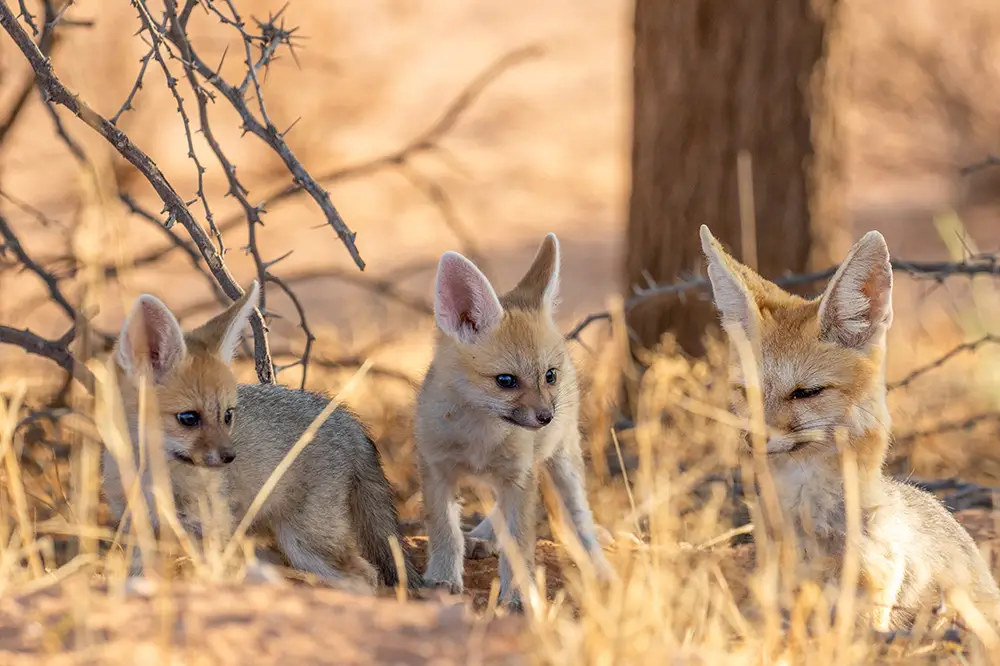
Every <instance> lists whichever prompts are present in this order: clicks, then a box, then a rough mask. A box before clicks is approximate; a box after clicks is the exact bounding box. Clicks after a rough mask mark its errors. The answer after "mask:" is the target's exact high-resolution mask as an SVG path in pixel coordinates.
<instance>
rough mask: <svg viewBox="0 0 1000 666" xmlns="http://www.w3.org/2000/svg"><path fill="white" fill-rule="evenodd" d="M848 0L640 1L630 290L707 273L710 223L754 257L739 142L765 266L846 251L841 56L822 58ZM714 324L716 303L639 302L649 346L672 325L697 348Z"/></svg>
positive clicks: (776, 269)
mask: <svg viewBox="0 0 1000 666" xmlns="http://www.w3.org/2000/svg"><path fill="white" fill-rule="evenodd" d="M844 4H845V1H844V0H826V2H825V3H817V2H815V1H814V2H810V0H784V1H782V2H759V1H757V0H685V1H684V2H668V1H666V0H637V1H636V11H635V62H634V67H635V70H634V102H635V107H634V124H633V145H632V194H631V201H630V210H629V220H628V230H627V241H626V245H627V249H626V257H625V278H626V285H625V286H626V289H627V290H628V292H629V293H631V290H632V287H633V286H634V285H639V286H641V285H644V284H645V283H646V280H647V274H648V276H649V277H651V278H652V279H653V280H654V281H656V282H658V283H664V282H672V281H675V280H678V279H681V278H684V277H687V276H690V275H692V274H697V273H700V274H702V275H703V274H704V269H703V263H704V261H703V258H702V254H701V248H700V243H699V238H698V227H699V226H700V225H701V224H707V225H708V226H709V228H710V229H711V230H712V232H713V233H714V234H715V235H716V236H717V237H718V238H719V239H720V240H721V241H722V242H723V243H724V244H726V245H727V246H728V247H729V248H730V249H731V250H732V251H733V252H734V254H735V256H737V257H739V258H742V259H744V260H746V259H747V254H748V253H747V250H748V248H744V247H742V246H741V245H742V243H741V242H740V238H741V215H740V200H739V194H738V177H737V156H738V154H739V153H740V152H741V151H746V152H747V153H748V154H749V156H750V164H751V166H752V169H751V170H752V182H753V202H754V213H755V215H754V218H755V224H756V258H757V261H756V264H757V268H758V269H759V270H760V272H761V273H762V274H763V275H765V276H766V277H777V276H779V275H781V274H784V273H786V272H788V271H802V270H805V269H806V268H807V267H809V266H815V265H817V264H818V265H821V266H828V265H830V263H831V257H832V256H835V255H836V253H837V252H839V251H841V250H842V249H843V244H844V242H846V240H849V238H848V236H849V232H848V231H846V225H845V217H844V206H843V204H842V202H843V196H842V195H843V182H844V179H843V168H842V165H843V153H842V149H843V146H842V143H841V141H840V140H839V139H840V136H841V133H840V132H839V131H838V122H837V119H838V118H839V117H840V114H839V113H838V112H837V108H838V106H839V105H840V104H841V103H842V102H843V100H844V97H845V95H844V93H845V92H846V88H844V87H843V85H842V83H841V82H842V81H843V80H844V77H842V76H839V72H840V69H842V67H839V66H837V67H834V63H839V62H842V60H840V59H839V58H833V57H831V58H826V57H824V55H825V54H826V53H827V52H828V51H829V52H831V53H832V52H833V51H832V49H834V48H836V49H838V51H837V53H838V55H839V53H840V52H841V51H842V50H843V48H842V47H840V46H839V44H840V43H841V42H840V37H839V35H840V33H841V32H842V31H841V30H837V29H836V26H835V25H834V23H835V22H839V21H842V20H843V15H842V13H841V11H840V7H841V6H842V5H844ZM817 5H820V6H819V7H817ZM834 10H837V11H836V12H834ZM838 24H839V23H838ZM843 62H846V61H843ZM810 213H811V214H810ZM751 249H752V248H751ZM751 256H752V254H751ZM714 320H715V315H714V311H713V309H712V307H711V304H710V302H709V301H708V300H707V299H691V298H688V299H687V300H686V302H684V301H681V300H679V299H677V298H676V297H671V296H666V297H663V298H660V299H654V300H651V301H649V302H647V303H644V304H642V305H641V306H640V307H637V308H636V309H634V310H633V311H632V312H631V314H630V317H629V325H630V326H631V327H632V328H633V330H634V331H635V333H636V334H637V336H638V342H639V344H641V345H642V346H644V347H651V346H653V345H654V344H655V343H656V342H658V341H659V340H660V338H661V335H662V334H663V333H664V332H666V331H672V332H673V333H675V334H676V335H677V340H678V343H679V344H680V345H681V346H682V347H683V348H684V349H685V350H687V351H688V352H691V353H695V354H699V353H701V351H702V350H703V345H702V340H703V335H704V333H705V329H706V327H711V326H712V325H713V324H714Z"/></svg>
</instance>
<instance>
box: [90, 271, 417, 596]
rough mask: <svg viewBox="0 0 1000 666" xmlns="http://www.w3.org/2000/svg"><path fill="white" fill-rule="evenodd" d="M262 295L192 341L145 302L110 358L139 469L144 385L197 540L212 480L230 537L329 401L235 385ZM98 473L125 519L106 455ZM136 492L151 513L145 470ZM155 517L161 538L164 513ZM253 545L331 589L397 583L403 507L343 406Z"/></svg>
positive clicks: (156, 305)
mask: <svg viewBox="0 0 1000 666" xmlns="http://www.w3.org/2000/svg"><path fill="white" fill-rule="evenodd" d="M258 294H259V288H258V284H257V282H256V281H254V283H253V285H252V286H251V288H250V289H249V290H248V291H247V292H246V294H244V296H243V297H242V298H240V299H239V300H238V301H236V302H235V303H233V304H232V306H230V307H229V309H227V310H226V311H225V312H223V313H221V314H219V315H218V316H216V317H214V318H213V319H211V320H210V321H209V322H207V323H206V324H204V325H203V326H201V327H199V328H197V329H195V330H193V331H190V332H188V333H184V332H183V331H182V330H181V327H180V325H179V324H178V322H177V319H176V318H175V317H174V315H173V314H172V313H171V312H170V310H169V309H167V307H166V306H165V305H164V304H163V303H162V302H161V301H160V300H159V299H157V298H156V297H154V296H151V295H149V294H144V295H142V296H140V297H139V298H138V299H137V301H136V303H135V305H134V306H133V308H132V310H131V312H130V313H129V315H128V317H127V318H126V320H125V323H124V325H123V327H122V331H121V335H120V336H119V338H118V341H117V342H116V344H115V347H114V350H113V355H112V359H113V365H114V370H115V373H116V376H117V379H118V385H119V388H120V390H121V396H122V400H123V407H124V411H125V416H126V420H127V423H128V427H129V430H130V434H131V437H132V442H133V447H134V450H135V453H136V455H135V458H134V459H135V460H136V461H138V460H139V455H138V447H137V446H136V443H137V442H138V441H139V433H138V429H139V386H140V383H141V381H143V378H144V377H145V378H148V381H149V382H150V384H148V385H151V387H152V393H153V395H154V397H155V402H154V404H155V405H156V409H157V412H156V415H155V416H152V419H147V421H146V423H149V424H150V425H152V426H153V427H160V428H161V431H162V442H163V448H164V453H165V454H166V458H167V464H168V470H169V475H170V482H171V485H172V486H173V492H174V497H175V503H176V507H177V511H178V514H179V517H180V519H181V522H182V524H184V525H185V527H186V528H188V529H189V530H190V531H192V532H194V533H196V534H197V533H200V531H201V525H200V523H199V501H200V500H203V499H204V497H205V495H206V494H207V493H208V492H209V481H210V480H211V482H214V483H217V485H218V489H219V492H220V493H221V496H222V499H224V501H225V503H226V505H227V506H228V508H229V509H230V511H231V513H230V515H228V516H225V518H226V519H227V520H230V521H231V524H230V525H229V526H225V527H223V529H231V527H233V526H235V525H236V524H237V523H238V522H239V521H240V520H241V519H242V518H243V516H244V515H245V514H246V512H247V510H248V509H249V507H250V504H251V502H252V501H253V499H254V497H255V496H256V495H257V492H258V491H259V490H260V489H261V487H262V486H263V485H264V483H265V481H266V480H267V478H268V477H269V476H270V475H271V473H272V472H273V471H274V469H275V468H276V467H277V466H278V464H279V463H280V462H281V460H282V459H283V458H284V457H285V454H287V453H288V451H289V450H290V449H291V447H292V446H293V445H294V444H295V442H296V441H297V440H298V438H299V437H300V436H301V435H302V433H303V432H304V431H305V430H306V428H307V427H308V426H309V424H310V423H312V421H313V420H314V419H315V418H316V417H317V416H318V415H319V414H320V412H321V411H322V410H323V409H324V407H325V406H326V405H327V404H328V402H329V399H328V398H326V397H324V396H320V395H317V394H313V393H307V392H304V391H297V390H293V389H288V388H284V387H282V386H276V385H258V384H239V385H238V384H237V382H236V378H235V376H234V375H233V373H232V371H231V370H230V368H229V363H230V362H231V361H232V359H233V355H234V353H235V351H236V347H237V345H238V343H239V341H240V339H241V336H242V331H243V328H244V326H245V325H246V323H247V319H248V317H249V315H250V313H251V312H252V311H253V309H254V307H255V306H256V304H257V301H258ZM157 421H158V422H157ZM102 467H103V470H104V492H105V495H106V497H107V500H108V504H109V507H110V509H111V512H112V514H113V515H114V516H116V518H117V519H118V520H120V519H121V517H122V515H123V512H124V511H125V508H126V500H125V494H124V492H123V489H122V483H121V477H120V473H119V469H118V466H117V463H116V460H115V458H114V456H112V455H111V454H110V452H109V451H105V452H104V454H103V457H102ZM147 468H148V465H147ZM140 484H141V488H142V492H143V493H144V495H145V498H146V502H147V506H149V507H153V506H154V501H153V495H152V480H151V475H150V473H149V472H148V471H147V472H146V474H145V475H144V476H143V477H142V478H141V481H140ZM151 513H152V514H153V515H152V518H153V520H154V528H156V527H157V525H156V512H155V511H151ZM250 534H251V535H259V536H263V537H266V538H268V539H271V540H273V541H274V542H275V543H276V544H277V546H278V548H279V550H280V551H281V553H282V554H283V555H284V557H285V559H286V560H287V561H288V563H289V564H290V565H291V566H292V567H294V568H297V569H301V570H303V571H307V572H309V573H312V574H315V575H317V576H319V577H320V578H321V579H323V580H325V581H326V582H328V583H329V584H331V585H334V586H337V587H341V588H344V589H352V590H359V589H360V590H361V591H366V592H371V591H374V589H373V588H374V587H375V585H376V584H377V581H378V580H381V582H382V583H384V584H385V585H389V586H394V585H396V584H397V582H398V576H397V570H396V565H395V560H394V558H393V554H392V550H391V548H390V545H389V538H390V537H396V538H397V539H399V538H400V533H399V527H398V520H397V513H396V504H395V497H394V494H393V492H392V488H391V487H390V485H389V483H388V481H387V480H386V478H385V474H384V472H383V469H382V464H381V459H380V458H379V454H378V451H377V449H376V448H375V445H374V443H373V441H372V439H371V438H370V437H369V435H368V433H367V432H366V430H365V428H364V426H363V425H362V424H361V423H360V422H359V421H358V419H357V418H356V417H355V416H354V415H353V414H351V413H350V412H349V411H348V410H347V409H346V408H344V407H342V406H338V407H337V409H336V410H335V411H334V412H333V413H332V414H331V415H330V417H329V418H328V419H327V420H326V422H325V423H324V424H323V425H322V426H321V427H320V428H319V430H318V432H317V433H316V436H315V438H314V439H313V441H312V442H311V443H310V444H309V445H308V446H306V447H305V449H303V450H302V452H301V453H300V454H299V456H298V457H297V458H296V459H295V461H294V462H293V463H292V465H291V466H290V467H289V469H288V470H287V471H286V472H285V474H284V476H283V477H282V478H281V479H280V481H279V482H278V484H277V486H276V487H275V488H274V490H273V492H271V494H270V495H269V497H268V499H267V500H266V502H265V503H264V504H263V506H262V508H261V510H260V512H259V513H258V514H257V516H256V518H255V519H254V520H253V523H252V525H251V528H250ZM138 561H139V560H134V562H138ZM373 565H374V568H373ZM137 566H141V565H133V573H136V572H137V571H136V569H137ZM406 568H407V579H408V581H409V583H410V585H412V586H416V585H419V583H420V576H419V574H418V573H417V571H416V570H415V569H414V568H413V566H412V564H411V563H410V561H409V559H408V558H407V559H406ZM376 572H377V575H376Z"/></svg>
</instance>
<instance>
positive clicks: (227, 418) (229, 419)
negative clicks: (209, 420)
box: [222, 409, 233, 425]
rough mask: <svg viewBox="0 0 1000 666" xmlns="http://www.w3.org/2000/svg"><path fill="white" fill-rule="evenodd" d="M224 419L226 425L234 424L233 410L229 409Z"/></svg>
mask: <svg viewBox="0 0 1000 666" xmlns="http://www.w3.org/2000/svg"><path fill="white" fill-rule="evenodd" d="M222 418H224V419H225V421H226V425H229V424H230V423H232V422H233V410H232V409H227V410H226V413H225V415H224V416H223V417H222Z"/></svg>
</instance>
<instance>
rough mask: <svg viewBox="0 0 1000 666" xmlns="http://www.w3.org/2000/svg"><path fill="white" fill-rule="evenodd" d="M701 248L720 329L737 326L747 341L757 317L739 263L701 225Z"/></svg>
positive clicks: (757, 313)
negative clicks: (719, 319) (705, 261)
mask: <svg viewBox="0 0 1000 666" xmlns="http://www.w3.org/2000/svg"><path fill="white" fill-rule="evenodd" d="M700 234H701V249H702V251H703V252H704V253H705V259H706V260H707V261H708V279H709V281H710V282H711V283H712V297H713V299H714V301H715V307H716V309H718V311H719V315H720V316H721V319H722V327H723V328H724V329H727V330H728V329H730V328H731V327H733V326H738V327H740V328H741V329H742V330H743V334H744V335H746V336H747V337H748V338H749V337H751V334H752V332H753V331H754V329H755V327H756V325H757V320H758V318H759V316H760V313H759V311H758V310H757V305H756V304H755V303H754V300H753V298H752V296H751V292H750V290H749V289H747V285H746V283H745V282H744V280H743V278H742V277H741V275H740V272H739V264H738V262H737V261H736V260H735V259H733V258H732V257H730V256H729V255H728V254H727V253H726V251H725V250H724V249H723V248H722V245H721V244H720V243H719V241H717V240H716V239H715V236H713V235H712V232H711V231H709V230H708V227H707V226H705V225H704V224H703V225H701V229H700Z"/></svg>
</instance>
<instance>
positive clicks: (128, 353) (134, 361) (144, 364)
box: [115, 294, 186, 382]
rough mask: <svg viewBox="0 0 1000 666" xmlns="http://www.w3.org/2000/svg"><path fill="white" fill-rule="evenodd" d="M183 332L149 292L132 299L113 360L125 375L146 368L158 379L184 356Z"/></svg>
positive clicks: (165, 307)
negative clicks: (132, 302) (130, 308)
mask: <svg viewBox="0 0 1000 666" xmlns="http://www.w3.org/2000/svg"><path fill="white" fill-rule="evenodd" d="M185 351H186V346H185V344H184V332H183V331H182V330H181V325H180V324H179V323H177V318H176V317H174V314H173V313H172V312H171V311H170V310H169V309H168V308H167V306H166V305H164V304H163V302H162V301H161V300H160V299H158V298H157V297H156V296H153V295H151V294H143V295H142V296H140V297H139V298H137V299H136V301H135V305H133V306H132V310H131V312H129V314H128V316H127V317H126V318H125V323H124V324H123V325H122V331H121V335H119V336H118V342H117V343H116V344H115V361H117V363H118V365H119V366H121V368H122V370H124V371H125V373H126V374H128V375H129V376H136V375H138V374H140V373H141V372H143V371H144V370H148V371H150V372H152V379H153V381H154V382H161V381H163V378H164V377H166V376H167V375H169V374H170V373H171V371H173V370H174V368H176V367H177V365H178V364H179V363H180V361H181V359H183V358H184V353H185Z"/></svg>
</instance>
